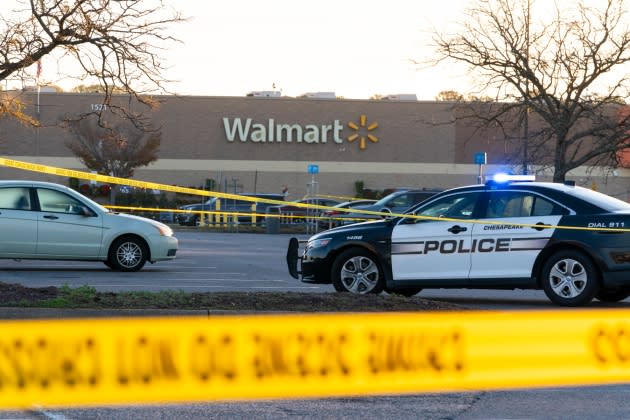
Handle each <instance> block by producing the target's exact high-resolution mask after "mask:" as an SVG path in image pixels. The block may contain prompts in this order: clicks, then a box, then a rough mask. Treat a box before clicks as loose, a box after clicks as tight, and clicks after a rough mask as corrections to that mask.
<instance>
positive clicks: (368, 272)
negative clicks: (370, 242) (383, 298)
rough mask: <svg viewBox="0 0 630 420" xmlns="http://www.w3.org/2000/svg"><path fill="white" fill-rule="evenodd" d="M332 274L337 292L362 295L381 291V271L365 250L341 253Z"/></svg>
mask: <svg viewBox="0 0 630 420" xmlns="http://www.w3.org/2000/svg"><path fill="white" fill-rule="evenodd" d="M332 274H333V276H332V279H333V280H332V283H333V286H334V287H335V290H337V291H338V292H350V293H355V294H362V295H363V294H367V293H375V294H376V293H381V292H382V291H383V287H384V279H383V271H382V270H381V267H380V266H379V264H378V263H377V262H376V258H374V256H373V255H372V254H370V253H369V252H368V251H366V250H363V249H359V248H353V249H348V250H346V251H344V252H342V253H341V254H340V255H339V256H338V257H337V259H336V260H335V263H334V264H333V268H332Z"/></svg>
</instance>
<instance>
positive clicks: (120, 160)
mask: <svg viewBox="0 0 630 420" xmlns="http://www.w3.org/2000/svg"><path fill="white" fill-rule="evenodd" d="M67 125H68V129H69V131H70V132H71V133H72V135H73V139H72V140H70V141H68V142H67V143H66V146H67V147H68V148H69V149H70V150H72V152H73V153H74V154H75V155H76V156H77V157H78V158H79V160H81V162H83V164H84V165H85V166H86V167H87V168H89V169H91V170H93V171H96V172H98V173H101V174H106V175H111V176H115V177H120V178H130V177H132V176H133V173H134V170H135V169H136V168H138V167H141V166H146V165H148V164H149V163H151V162H155V161H156V160H157V159H158V155H157V152H158V149H159V147H160V142H161V139H162V134H161V132H160V131H147V130H140V129H138V128H136V127H135V126H134V125H133V124H131V123H130V122H128V121H124V122H121V123H119V124H117V125H114V126H111V127H110V126H106V127H102V126H101V124H99V123H98V121H97V119H96V118H83V119H79V120H70V121H68V122H67Z"/></svg>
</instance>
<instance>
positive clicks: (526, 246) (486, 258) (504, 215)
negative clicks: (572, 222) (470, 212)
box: [470, 190, 568, 284]
mask: <svg viewBox="0 0 630 420" xmlns="http://www.w3.org/2000/svg"><path fill="white" fill-rule="evenodd" d="M488 194H489V197H488V204H487V208H486V210H485V217H482V218H481V219H480V220H483V221H484V222H493V223H491V224H475V226H474V227H473V232H472V233H473V235H472V238H473V249H474V252H473V253H472V254H471V255H472V267H471V270H470V279H471V284H474V283H475V279H478V280H481V279H494V278H501V279H506V280H507V279H526V278H530V277H531V273H532V267H533V265H534V262H535V260H536V257H537V256H538V254H539V253H540V251H541V250H542V249H543V248H544V247H545V245H547V242H548V241H549V238H550V237H551V235H552V234H553V232H554V229H553V228H544V227H543V226H545V225H546V226H557V224H558V222H559V221H560V218H561V217H562V215H563V214H567V213H568V210H567V209H565V208H564V207H562V206H560V205H559V204H557V203H555V202H553V201H551V200H550V199H548V198H545V197H542V196H541V195H539V194H537V193H535V192H531V191H522V190H521V191H518V190H511V191H510V190H497V191H489V192H488ZM523 225H526V226H523Z"/></svg>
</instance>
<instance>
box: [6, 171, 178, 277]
mask: <svg viewBox="0 0 630 420" xmlns="http://www.w3.org/2000/svg"><path fill="white" fill-rule="evenodd" d="M0 232H1V235H0V258H12V259H46V260H84V261H103V262H104V263H105V264H106V265H107V266H108V267H110V268H112V269H115V270H120V271H137V270H140V269H141V268H142V267H143V266H144V264H145V263H146V262H147V261H149V262H151V263H154V262H156V261H163V260H171V259H174V258H175V254H176V253H177V247H178V241H177V239H176V238H175V237H174V236H173V231H172V230H171V228H170V227H168V226H166V225H164V224H162V223H159V222H156V221H154V220H150V219H146V218H143V217H137V216H131V215H126V214H117V213H113V212H111V211H109V210H108V209H106V208H105V207H103V206H101V205H100V204H98V203H96V202H94V201H92V200H90V199H89V198H87V197H85V196H83V195H81V194H79V193H78V192H76V191H74V190H72V189H70V188H68V187H65V186H63V185H59V184H53V183H48V182H38V181H0Z"/></svg>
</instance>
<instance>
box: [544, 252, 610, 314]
mask: <svg viewBox="0 0 630 420" xmlns="http://www.w3.org/2000/svg"><path fill="white" fill-rule="evenodd" d="M598 277H599V274H598V272H597V269H596V268H595V265H594V264H593V262H592V261H591V260H590V258H588V257H587V256H586V255H584V254H583V253H581V252H579V251H573V250H566V251H559V252H556V253H555V254H553V255H552V256H551V257H549V259H547V261H546V262H545V265H544V267H543V270H542V286H543V289H544V291H545V294H546V295H547V297H548V298H549V300H551V301H552V302H553V303H555V304H557V305H561V306H581V305H586V304H587V303H589V302H590V301H591V300H593V298H594V297H595V295H596V293H597V292H598V291H599V284H598V283H599V279H598Z"/></svg>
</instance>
